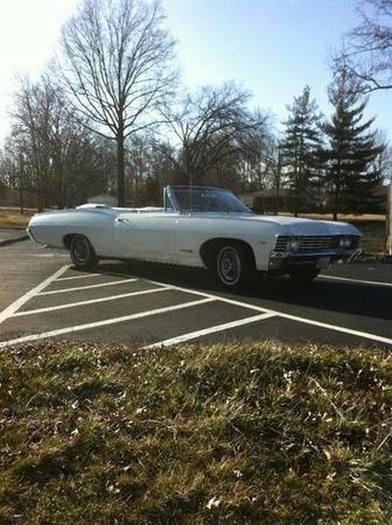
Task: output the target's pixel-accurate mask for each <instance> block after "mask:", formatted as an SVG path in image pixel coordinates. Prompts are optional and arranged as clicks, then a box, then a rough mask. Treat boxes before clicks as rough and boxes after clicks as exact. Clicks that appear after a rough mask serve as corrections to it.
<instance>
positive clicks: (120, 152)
mask: <svg viewBox="0 0 392 525" xmlns="http://www.w3.org/2000/svg"><path fill="white" fill-rule="evenodd" d="M117 201H118V206H125V162H124V134H123V132H120V133H119V134H118V136H117Z"/></svg>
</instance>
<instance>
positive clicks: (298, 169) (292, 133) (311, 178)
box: [281, 86, 322, 216]
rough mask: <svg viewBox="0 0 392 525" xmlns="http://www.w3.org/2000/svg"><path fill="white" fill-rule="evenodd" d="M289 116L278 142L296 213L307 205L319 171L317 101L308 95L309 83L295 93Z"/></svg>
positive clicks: (319, 142) (319, 123)
mask: <svg viewBox="0 0 392 525" xmlns="http://www.w3.org/2000/svg"><path fill="white" fill-rule="evenodd" d="M287 109H288V111H289V117H288V119H287V120H286V121H285V122H284V123H283V124H284V125H285V131H284V136H283V140H282V145H281V153H282V159H283V166H284V167H285V175H286V177H287V180H288V185H289V187H290V188H291V189H292V191H293V194H294V201H293V211H294V213H295V216H297V215H298V212H299V211H303V210H304V209H306V201H309V200H310V199H309V196H311V195H312V190H313V188H314V186H315V185H316V183H317V181H318V177H319V173H320V162H321V157H320V152H321V148H322V133H321V116H320V114H319V112H318V107H317V104H316V101H315V100H314V99H312V98H311V95H310V87H309V86H305V88H304V90H303V93H302V95H300V96H299V97H294V101H293V104H292V105H291V106H288V108H287Z"/></svg>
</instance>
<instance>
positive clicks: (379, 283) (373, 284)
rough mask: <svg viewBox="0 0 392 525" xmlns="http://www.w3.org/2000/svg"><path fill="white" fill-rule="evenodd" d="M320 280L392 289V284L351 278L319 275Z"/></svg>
mask: <svg viewBox="0 0 392 525" xmlns="http://www.w3.org/2000/svg"><path fill="white" fill-rule="evenodd" d="M318 279H331V280H332V281H348V282H349V283H360V284H371V285H372V286H387V287H390V288H392V283H384V282H381V281H365V280H363V279H352V278H350V277H337V276H336V277H335V276H334V275H319V276H318Z"/></svg>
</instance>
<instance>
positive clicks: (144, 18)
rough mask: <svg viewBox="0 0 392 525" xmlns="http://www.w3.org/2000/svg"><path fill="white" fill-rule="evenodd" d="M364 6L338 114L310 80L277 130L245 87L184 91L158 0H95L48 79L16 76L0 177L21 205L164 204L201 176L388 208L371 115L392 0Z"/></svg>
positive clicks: (314, 204) (292, 195)
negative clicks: (172, 186)
mask: <svg viewBox="0 0 392 525" xmlns="http://www.w3.org/2000/svg"><path fill="white" fill-rule="evenodd" d="M366 3H367V4H368V6H369V8H370V9H371V10H372V11H371V13H373V18H372V15H371V14H369V13H368V12H366V14H365V13H363V14H362V25H361V26H359V27H357V28H355V29H354V30H353V32H352V33H351V35H350V43H351V48H350V49H349V50H348V49H347V48H345V50H344V52H341V53H339V54H338V55H337V56H336V57H334V60H333V68H332V77H333V79H332V82H331V84H330V86H329V87H328V96H329V101H330V104H331V108H332V111H331V116H330V117H329V118H326V117H325V116H323V115H322V114H321V113H320V111H319V109H318V106H317V103H316V101H315V100H314V99H313V98H312V95H311V90H310V88H309V87H308V86H305V87H304V90H303V92H302V93H301V94H299V95H298V96H296V97H295V98H294V100H293V102H292V104H291V105H289V106H287V118H286V120H285V121H284V122H283V123H282V124H283V127H282V131H281V132H279V133H278V132H277V131H276V129H275V126H274V121H273V118H272V117H271V116H270V115H269V114H268V112H265V111H261V110H260V109H254V108H252V107H251V96H250V94H249V93H248V92H246V91H245V90H244V89H242V88H240V87H239V86H238V85H236V84H235V83H234V82H226V83H224V84H223V85H221V86H204V87H201V88H199V89H197V90H195V91H193V92H187V91H185V90H184V88H183V87H182V86H181V82H180V78H179V75H178V72H177V68H176V57H175V46H174V41H173V39H172V37H171V36H170V34H169V33H168V31H167V30H166V28H165V24H166V22H165V16H164V13H163V11H162V8H161V6H160V4H159V2H157V1H150V0H116V1H112V0H84V2H82V4H81V6H80V8H79V10H78V12H77V13H76V14H75V15H74V16H73V17H72V18H71V19H70V20H69V21H68V22H67V23H66V24H65V26H64V28H63V32H62V38H61V49H62V53H61V55H60V57H59V58H58V59H57V60H56V61H54V62H53V63H52V64H50V66H49V67H48V68H47V71H46V72H45V74H44V75H43V76H42V77H41V78H40V79H39V80H38V81H34V82H33V81H31V80H30V79H29V78H25V77H23V78H20V79H19V81H18V87H17V90H16V92H15V97H14V104H13V108H12V112H11V117H12V126H11V130H10V133H9V136H8V137H7V139H6V140H5V142H4V145H3V147H2V148H1V151H0V180H1V181H3V183H5V184H6V185H7V186H8V187H10V188H13V189H14V190H16V191H17V192H18V194H19V201H20V205H21V207H22V208H23V205H24V194H25V192H30V193H34V194H35V195H36V198H37V207H38V209H39V210H43V209H44V208H46V207H50V206H56V207H59V208H62V207H70V206H74V205H78V204H80V203H82V202H85V201H86V199H87V198H88V197H90V196H92V195H97V194H100V193H104V192H109V193H113V194H115V195H116V196H117V200H118V204H119V205H120V206H123V205H132V206H133V205H144V204H158V203H159V202H160V195H161V191H162V188H163V187H164V186H165V185H166V184H169V183H180V184H189V183H192V184H209V185H217V186H223V187H227V188H230V189H232V190H234V191H236V192H237V193H246V192H253V191H257V190H264V191H265V192H270V193H271V194H273V195H276V196H277V198H279V196H280V195H281V194H282V192H285V194H286V195H288V200H287V207H288V208H289V211H292V212H293V213H294V214H296V215H297V214H299V213H301V212H304V211H315V210H322V211H328V212H331V213H332V214H333V216H334V218H335V219H336V218H337V215H338V213H342V212H354V213H362V212H371V211H378V210H379V209H380V205H382V203H380V202H379V198H378V197H377V196H376V194H375V192H374V189H375V188H376V187H377V185H379V184H380V182H381V181H382V180H383V178H385V177H386V176H387V175H388V174H389V173H390V170H391V164H392V163H391V158H392V157H391V153H390V152H391V150H390V147H389V146H388V144H387V142H386V141H385V139H383V137H382V136H381V134H380V133H379V132H378V131H377V129H375V128H373V124H374V122H373V119H365V117H364V114H365V111H366V106H367V102H368V96H369V93H370V92H371V91H373V90H375V89H388V88H390V87H392V85H390V79H391V78H392V61H389V62H388V60H389V58H388V57H390V56H391V49H392V0H390V1H389V0H367V2H366ZM381 15H382V20H383V26H382V27H381V26H380V23H378V25H377V20H378V19H377V17H379V16H381ZM381 29H382V33H383V37H382V40H380V38H381V37H380V31H381ZM370 41H371V42H372V43H373V44H374V45H373V46H372V49H373V51H372V54H371V57H370V59H369V58H368V57H367V56H366V54H367V53H368V47H369V42H370ZM383 46H384V47H383ZM385 46H387V48H385ZM388 46H389V47H388ZM385 49H387V51H385ZM358 57H360V59H358ZM354 59H355V60H357V62H355V60H354ZM376 59H377V60H378V62H377V60H376ZM358 60H359V62H358ZM276 211H277V210H276Z"/></svg>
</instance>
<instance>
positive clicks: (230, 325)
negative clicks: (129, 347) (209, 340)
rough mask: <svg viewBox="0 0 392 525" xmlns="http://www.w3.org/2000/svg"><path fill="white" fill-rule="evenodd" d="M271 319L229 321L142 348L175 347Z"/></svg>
mask: <svg viewBox="0 0 392 525" xmlns="http://www.w3.org/2000/svg"><path fill="white" fill-rule="evenodd" d="M271 317H276V315H275V314H270V313H267V314H259V315H253V316H252V317H246V318H245V319H239V320H238V321H231V322H228V323H223V324H218V325H215V326H210V327H209V328H203V329H201V330H196V331H195V332H188V333H187V334H183V335H179V336H178V337H172V338H171V339H164V340H163V341H158V342H157V343H153V344H151V345H147V346H145V347H144V348H146V349H147V348H159V347H162V346H171V345H176V344H178V343H184V342H185V341H190V340H191V339H197V338H199V337H203V336H204V335H209V334H216V333H217V332H223V331H224V330H230V329H231V328H236V327H238V326H243V325H246V324H250V323H257V321H263V320H264V319H269V318H271Z"/></svg>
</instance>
